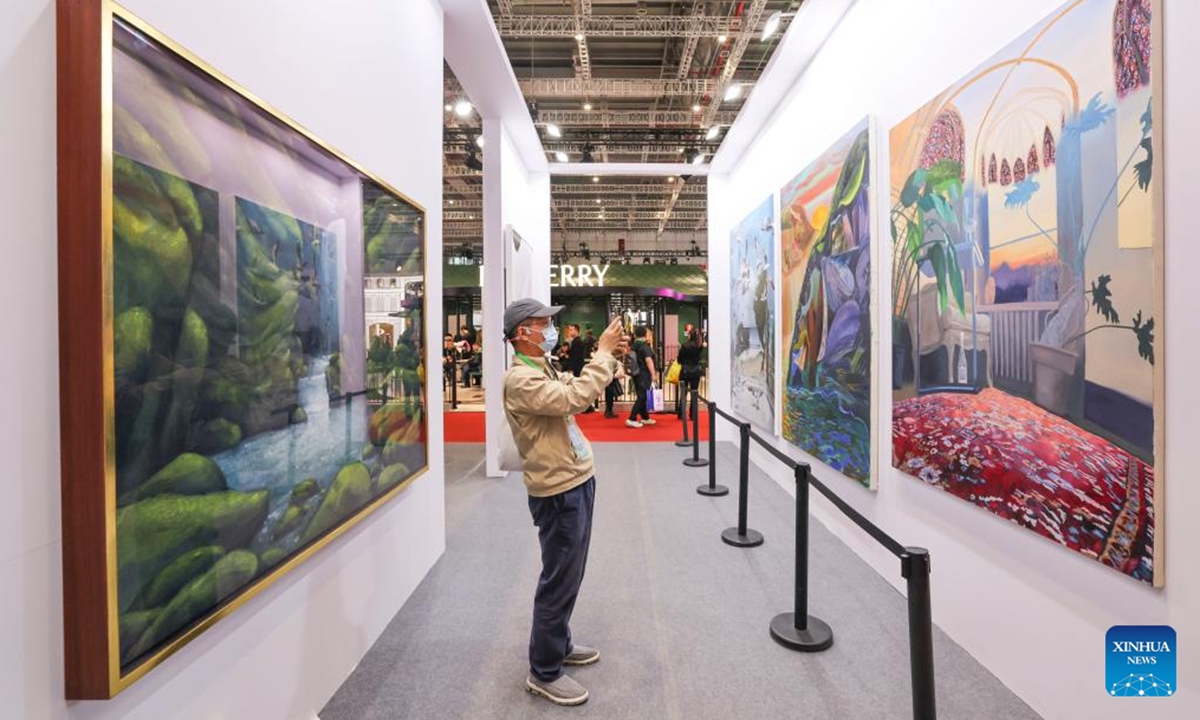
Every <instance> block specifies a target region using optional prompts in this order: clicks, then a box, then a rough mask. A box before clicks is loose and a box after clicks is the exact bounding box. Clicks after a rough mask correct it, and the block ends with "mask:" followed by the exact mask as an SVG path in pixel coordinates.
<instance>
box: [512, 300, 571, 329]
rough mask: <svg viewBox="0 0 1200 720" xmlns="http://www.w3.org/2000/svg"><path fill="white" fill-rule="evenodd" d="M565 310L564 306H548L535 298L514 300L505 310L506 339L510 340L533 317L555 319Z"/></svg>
mask: <svg viewBox="0 0 1200 720" xmlns="http://www.w3.org/2000/svg"><path fill="white" fill-rule="evenodd" d="M562 309H563V306H562V305H547V304H545V303H543V302H541V301H540V300H534V299H533V298H521V299H520V300H513V301H512V302H511V303H509V305H508V307H507V308H506V309H505V310H504V337H505V338H510V337H512V334H513V333H514V332H516V330H517V326H518V325H520V324H521V323H523V322H525V321H526V320H528V319H529V318H533V317H554V316H555V315H557V314H558V313H559V311H560V310H562Z"/></svg>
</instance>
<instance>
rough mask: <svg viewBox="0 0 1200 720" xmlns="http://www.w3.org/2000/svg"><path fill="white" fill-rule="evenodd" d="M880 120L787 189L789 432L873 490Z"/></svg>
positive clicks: (862, 126) (783, 237)
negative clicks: (875, 143)
mask: <svg viewBox="0 0 1200 720" xmlns="http://www.w3.org/2000/svg"><path fill="white" fill-rule="evenodd" d="M871 137H872V136H871V122H870V119H869V118H867V119H864V120H863V121H862V122H860V123H859V124H858V125H856V126H855V127H854V128H853V129H851V130H850V132H848V133H846V134H845V135H844V136H842V137H841V138H840V139H839V140H838V141H837V142H835V143H834V144H833V145H832V146H831V147H830V148H829V149H828V150H827V151H825V153H824V154H822V155H821V156H820V157H819V158H817V159H816V160H814V161H813V162H812V163H811V164H810V165H809V166H808V167H807V168H805V169H804V170H803V171H802V172H801V173H800V174H799V175H797V176H796V177H795V178H794V179H792V180H791V182H789V183H788V184H787V185H784V186H783V188H782V189H781V190H780V192H779V216H780V224H779V228H780V229H779V234H780V247H781V253H780V255H781V262H782V263H783V267H782V278H783V279H782V285H783V318H784V325H783V353H782V354H781V360H780V361H781V364H782V366H783V373H782V375H781V382H782V383H783V392H782V402H783V437H784V439H785V440H787V441H788V442H790V443H792V444H793V445H795V446H796V447H798V448H800V449H801V450H803V451H805V452H807V453H809V454H810V455H812V456H813V457H815V458H817V459H819V460H821V461H822V462H824V463H826V464H827V465H829V466H830V467H832V468H834V469H835V470H837V471H839V472H841V473H842V474H844V475H845V476H846V477H849V478H852V479H854V480H857V481H858V482H860V483H862V484H863V485H866V486H867V487H869V488H874V487H875V485H874V481H875V477H876V474H875V472H874V457H875V453H874V452H873V451H872V448H874V446H875V444H874V442H873V434H874V429H875V423H874V422H873V421H872V418H873V413H872V411H871V408H872V407H874V402H873V401H872V400H873V397H874V392H875V391H874V387H875V386H874V382H873V379H872V378H873V375H874V373H873V372H872V370H873V368H874V366H875V352H874V337H875V333H874V327H873V323H872V318H873V317H875V312H874V308H875V303H876V293H875V290H874V287H875V272H874V268H873V267H872V265H873V264H874V262H873V260H872V255H873V253H874V250H873V248H874V243H873V239H874V237H875V233H874V232H873V231H872V225H873V218H874V212H873V210H874V208H873V206H872V203H871V170H872V168H871V160H872V152H871Z"/></svg>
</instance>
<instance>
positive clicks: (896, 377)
mask: <svg viewBox="0 0 1200 720" xmlns="http://www.w3.org/2000/svg"><path fill="white" fill-rule="evenodd" d="M962 192H963V184H962V164H961V163H958V162H955V161H953V160H942V161H940V162H937V163H935V164H934V165H933V166H932V167H930V168H929V169H917V170H915V171H913V173H912V174H911V175H909V176H908V179H907V180H906V181H905V183H904V189H903V190H901V192H900V201H899V202H898V203H897V204H896V205H895V206H894V207H893V208H892V212H891V226H892V258H893V260H892V388H893V389H899V388H900V387H903V385H904V384H905V383H906V382H908V381H909V380H911V379H912V378H913V376H914V375H915V369H916V368H917V366H918V363H917V360H918V358H917V354H918V352H919V348H918V347H916V346H914V338H913V335H912V330H911V328H910V327H909V322H908V306H909V300H910V298H911V297H912V296H913V295H914V294H915V291H916V290H917V289H918V287H917V285H918V283H919V281H920V276H921V274H922V273H924V274H925V275H926V276H931V277H932V279H933V280H934V281H935V282H936V283H937V298H938V310H939V312H943V313H944V312H945V311H946V309H947V308H948V307H949V304H950V300H951V299H953V300H954V303H955V305H957V306H958V309H959V310H960V311H962V312H963V313H964V314H965V312H966V300H965V298H964V294H963V277H962V270H961V269H960V268H959V264H958V256H957V254H956V252H955V248H954V244H955V240H956V239H957V238H959V237H961V235H962V222H961V220H960V219H959V216H958V210H957V208H958V207H959V205H960V204H961V200H962Z"/></svg>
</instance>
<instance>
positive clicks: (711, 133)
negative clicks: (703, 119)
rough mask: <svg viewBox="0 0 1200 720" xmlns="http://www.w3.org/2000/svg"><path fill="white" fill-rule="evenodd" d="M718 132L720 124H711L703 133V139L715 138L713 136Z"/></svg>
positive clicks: (719, 131)
mask: <svg viewBox="0 0 1200 720" xmlns="http://www.w3.org/2000/svg"><path fill="white" fill-rule="evenodd" d="M720 133H721V126H720V125H713V126H712V127H710V128H709V129H708V132H706V133H704V139H705V140H712V139H713V138H715V137H716V136H717V135H719V134H720Z"/></svg>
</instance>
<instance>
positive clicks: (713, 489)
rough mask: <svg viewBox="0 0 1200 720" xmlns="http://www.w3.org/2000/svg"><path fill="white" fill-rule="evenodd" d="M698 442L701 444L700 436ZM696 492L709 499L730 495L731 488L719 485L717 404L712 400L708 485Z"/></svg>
mask: <svg viewBox="0 0 1200 720" xmlns="http://www.w3.org/2000/svg"><path fill="white" fill-rule="evenodd" d="M693 434H694V433H693ZM696 442H697V443H699V442H700V440H699V437H698V436H697V439H696ZM696 492H698V493H700V494H701V495H707V496H709V497H721V496H722V495H728V494H729V488H727V487H725V486H724V485H718V484H717V404H716V403H715V402H713V401H711V400H709V401H708V484H707V485H701V486H700V487H698V488H696Z"/></svg>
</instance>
